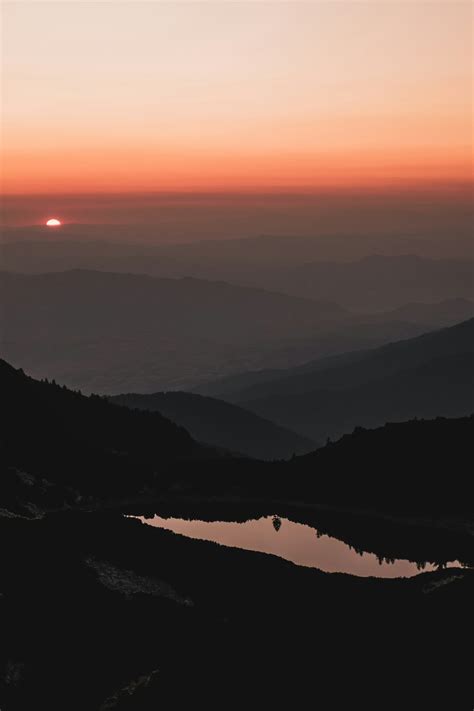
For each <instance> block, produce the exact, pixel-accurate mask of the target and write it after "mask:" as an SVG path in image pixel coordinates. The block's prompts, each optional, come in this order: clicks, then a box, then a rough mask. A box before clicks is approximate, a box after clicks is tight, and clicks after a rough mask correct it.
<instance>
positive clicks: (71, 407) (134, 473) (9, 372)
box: [0, 360, 222, 506]
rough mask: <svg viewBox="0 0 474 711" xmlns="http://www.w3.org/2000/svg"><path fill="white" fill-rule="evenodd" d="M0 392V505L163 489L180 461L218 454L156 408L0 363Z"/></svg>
mask: <svg viewBox="0 0 474 711" xmlns="http://www.w3.org/2000/svg"><path fill="white" fill-rule="evenodd" d="M0 391H1V394H2V408H3V411H4V414H5V418H4V422H3V424H2V430H1V433H0V441H1V451H0V456H1V465H2V477H1V481H0V487H1V497H0V498H1V501H2V503H1V504H0V506H5V505H6V502H7V503H10V504H15V501H16V502H17V503H18V504H19V505H20V506H21V505H23V504H24V502H25V501H30V502H32V503H34V502H35V501H37V502H38V503H39V502H40V501H41V500H42V499H44V500H47V501H49V502H50V503H53V502H54V503H55V504H56V505H59V504H60V501H61V497H63V496H64V497H65V498H66V499H67V500H69V502H70V503H73V502H74V501H75V500H76V497H77V496H78V495H85V496H88V495H93V496H100V497H103V498H111V499H113V498H116V497H118V496H124V495H134V494H136V493H137V492H139V491H140V490H142V489H143V488H144V487H145V486H147V485H154V486H156V485H158V487H160V486H163V487H164V488H166V487H167V486H169V485H170V483H173V484H174V483H175V482H176V481H177V480H178V478H179V471H180V467H181V466H183V465H184V463H186V462H194V461H196V460H197V459H200V460H202V459H212V458H215V457H220V456H222V455H221V454H220V453H218V452H216V451H215V450H213V449H212V448H211V447H205V446H203V445H200V444H198V443H197V442H196V441H195V440H194V439H193V438H192V437H191V436H190V435H189V434H188V433H187V432H186V430H184V429H183V428H182V427H178V426H177V425H176V424H174V423H173V422H170V420H168V419H166V418H165V417H163V416H162V415H160V414H159V413H155V412H153V413H152V412H141V411H138V410H129V409H128V408H126V407H120V406H119V405H113V404H111V403H110V402H108V401H107V400H106V399H104V398H101V397H98V396H95V395H92V396H90V397H85V396H84V395H81V394H80V393H77V392H73V391H71V390H67V389H66V388H64V387H61V386H59V385H56V384H54V383H48V382H39V381H37V380H33V378H30V377H28V376H27V375H25V374H24V373H23V372H22V371H19V370H15V369H14V368H12V367H11V366H10V365H8V363H6V362H5V361H3V360H0Z"/></svg>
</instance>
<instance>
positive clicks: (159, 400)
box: [109, 392, 315, 459]
mask: <svg viewBox="0 0 474 711" xmlns="http://www.w3.org/2000/svg"><path fill="white" fill-rule="evenodd" d="M109 400H110V401H111V402H113V403H116V404H118V405H124V406H126V407H130V408H136V409H138V410H151V411H154V412H160V413H161V414H162V415H164V416H165V417H168V418H169V419H170V420H172V421H173V422H176V424H178V425H181V426H182V427H185V428H186V429H187V430H188V432H189V433H190V434H191V435H192V436H193V437H194V438H195V439H197V440H199V441H201V442H207V443H208V444H211V445H213V446H216V447H223V448H224V449H227V450H230V451H232V452H240V453H241V454H246V455H248V456H250V457H255V458H257V459H288V458H289V457H291V456H292V455H294V454H304V453H306V452H310V451H311V450H313V449H314V448H315V444H314V442H312V441H311V440H310V439H308V438H305V437H302V436H300V435H298V434H296V433H294V432H291V430H288V429H286V428H284V427H279V426H278V425H275V424H274V423H273V422H271V421H270V420H266V419H263V418H262V417H258V416H257V415H255V414H254V413H253V412H250V411H249V410H244V408H242V407H238V406H237V405H232V404H230V403H227V402H224V401H223V400H216V399H215V398H210V397H204V396H202V395H196V394H193V393H184V392H165V393H153V394H152V395H140V394H136V393H130V394H124V395H116V396H115V397H111V398H109Z"/></svg>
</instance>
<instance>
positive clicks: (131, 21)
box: [2, 0, 473, 195]
mask: <svg viewBox="0 0 474 711" xmlns="http://www.w3.org/2000/svg"><path fill="white" fill-rule="evenodd" d="M2 35H3V43H2V44H3V50H2V97H3V106H2V152H3V171H2V187H3V190H4V192H5V193H6V194H17V195H18V194H32V193H38V194H49V195H55V194H59V193H77V194H79V193H84V192H87V193H89V194H91V193H92V194H94V193H100V192H116V193H117V192H118V193H120V192H153V191H224V192H225V191H250V192H251V191H262V190H266V191H267V190H268V191H278V190H296V191H298V190H299V191H307V190H309V191H311V190H318V189H330V190H364V189H369V190H370V189H373V188H374V187H376V188H377V189H381V188H386V189H387V190H390V189H393V188H395V189H397V190H398V189H405V188H410V187H411V186H417V187H419V186H430V185H432V186H436V188H437V189H438V188H439V186H455V185H458V184H462V183H464V184H465V183H466V182H467V181H469V180H472V59H473V55H472V5H471V3H470V2H463V1H460V2H457V1H456V0H434V1H433V2H431V1H429V0H428V1H424V2H417V1H416V0H414V1H411V0H399V1H390V0H387V1H385V0H372V1H371V2H363V1H361V2H359V1H358V0H351V1H348V2H344V1H339V0H326V1H318V0H316V1H313V2H299V1H298V0H292V1H291V2H272V1H268V0H264V1H261V2H257V1H256V2H226V1H225V0H221V1H220V2H187V3H186V2H178V1H175V2H138V1H136V0H134V1H133V2H120V1H116V2H112V1H109V2H107V1H105V2H100V3H97V2H74V1H70V2H67V1H66V0H62V1H61V2H38V1H37V2H24V1H22V0H20V1H15V2H6V3H4V5H3V23H2Z"/></svg>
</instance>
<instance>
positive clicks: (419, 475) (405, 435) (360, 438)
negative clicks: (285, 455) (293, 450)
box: [282, 415, 474, 517]
mask: <svg viewBox="0 0 474 711" xmlns="http://www.w3.org/2000/svg"><path fill="white" fill-rule="evenodd" d="M473 438H474V415H470V416H469V417H461V418H456V419H447V418H444V417H439V418H436V419H434V420H412V421H410V422H400V423H390V424H386V425H384V426H383V427H380V428H378V429H375V430H367V429H364V428H362V427H357V428H356V429H355V430H354V432H353V433H352V434H350V435H345V436H344V437H342V438H341V439H340V440H338V441H337V442H331V443H328V444H327V445H326V446H325V447H322V448H320V449H317V450H316V451H315V452H312V453H311V454H307V455H305V456H302V457H297V458H296V459H294V460H293V461H291V462H288V463H285V465H284V466H285V468H286V469H287V471H286V472H285V473H283V471H282V478H283V480H285V479H286V481H291V482H292V485H291V486H292V487H294V489H293V491H294V492H295V493H296V491H297V490H298V489H299V488H300V487H301V488H300V491H299V494H298V498H299V500H304V501H313V502H320V503H321V502H327V503H332V504H337V505H349V506H355V507H362V508H371V507H372V508H373V507H375V509H376V510H378V511H381V510H385V511H398V512H404V513H407V512H411V513H413V512H416V511H422V510H425V511H429V512H431V514H433V515H435V516H436V515H437V514H441V513H444V514H449V512H463V513H465V514H468V515H469V516H470V517H472V516H473V515H474V502H473V499H472V496H471V493H470V492H471V489H472V483H473V475H472V472H471V458H472V457H471V455H472V441H473Z"/></svg>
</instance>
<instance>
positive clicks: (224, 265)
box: [2, 225, 474, 326]
mask: <svg viewBox="0 0 474 711" xmlns="http://www.w3.org/2000/svg"><path fill="white" fill-rule="evenodd" d="M93 227H94V226H84V227H83V230H85V234H84V235H82V236H83V240H80V239H78V236H80V235H81V229H80V226H77V229H74V228H75V226H73V225H72V226H65V228H64V229H66V230H69V232H70V237H71V240H70V241H69V242H64V241H58V240H57V239H56V240H54V241H49V242H45V241H27V242H22V241H18V231H14V232H13V233H11V234H10V233H7V234H6V237H5V242H6V243H5V244H4V245H3V248H2V263H3V268H4V269H9V270H12V271H16V272H34V273H38V272H51V271H64V270H70V269H74V268H78V267H79V268H82V269H87V270H100V271H108V272H120V273H135V274H147V275H151V276H155V277H160V278H174V279H176V278H183V277H194V278H198V279H204V280H225V281H226V282H231V283H234V284H238V285H241V286H252V287H254V288H259V289H266V290H271V291H277V292H281V293H285V294H288V295H292V296H301V297H304V298H310V299H313V300H316V301H321V300H322V301H332V302H335V303H338V304H341V305H343V306H345V307H346V308H347V309H349V310H351V311H353V310H358V311H365V312H373V311H386V310H390V309H395V308H398V307H400V306H404V305H405V304H407V303H410V302H415V303H417V302H421V303H423V302H429V303H433V302H437V301H444V300H450V299H454V298H458V297H462V298H467V299H472V298H474V262H473V259H472V247H471V245H470V243H466V245H465V248H464V251H463V253H462V254H459V256H457V257H456V258H455V256H454V254H456V253H454V254H449V245H451V246H453V245H454V243H452V241H447V240H445V244H444V249H445V250H446V249H448V253H447V254H443V255H441V254H440V253H439V249H438V250H434V251H433V247H434V243H433V242H432V241H429V242H426V241H423V240H417V239H415V238H406V239H401V238H398V239H395V238H394V239H393V240H392V241H390V240H388V241H386V240H383V241H382V240H378V239H374V238H370V239H369V238H366V239H364V238H361V237H357V236H350V237H347V236H341V237H335V236H333V237H332V238H298V237H260V238H253V239H242V240H235V239H234V240H208V241H201V242H195V243H192V244H161V245H153V244H141V245H140V244H137V243H135V244H127V243H119V242H113V241H111V242H105V241H97V234H101V232H100V230H96V229H93ZM87 229H89V233H88V232H87ZM43 232H44V230H43ZM43 232H42V231H41V230H40V231H38V236H41V235H42V234H43ZM78 233H79V234H78ZM20 234H21V232H20ZM26 234H27V232H26ZM33 234H34V231H33ZM88 234H90V237H89V240H88V239H87V235H88ZM15 235H16V238H15ZM111 237H112V238H113V237H114V233H113V228H111ZM91 238H92V240H91ZM8 239H11V240H16V241H11V242H8ZM42 239H43V240H44V237H43V238H42ZM451 243H452V244H451ZM446 244H447V245H448V246H446ZM384 249H385V251H383V250H384ZM430 249H431V251H430ZM341 255H343V256H341ZM439 256H443V259H439V258H436V257H439ZM463 317H467V315H466V314H465V315H464V316H460V317H459V319H458V320H460V319H461V318H463ZM429 325H430V322H429V321H428V322H425V326H429ZM434 325H438V326H441V325H443V324H442V323H440V322H436V323H435V324H434ZM446 325H448V322H446Z"/></svg>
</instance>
